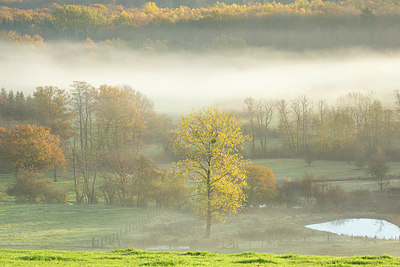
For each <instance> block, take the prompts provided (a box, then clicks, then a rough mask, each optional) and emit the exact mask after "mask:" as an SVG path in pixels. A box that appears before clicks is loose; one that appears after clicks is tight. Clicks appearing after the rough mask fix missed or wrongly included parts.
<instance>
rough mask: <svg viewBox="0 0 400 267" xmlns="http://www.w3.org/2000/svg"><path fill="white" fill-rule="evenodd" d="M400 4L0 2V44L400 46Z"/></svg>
mask: <svg viewBox="0 0 400 267" xmlns="http://www.w3.org/2000/svg"><path fill="white" fill-rule="evenodd" d="M399 23H400V3H399V2H398V1H392V0H374V1H364V0H347V1H344V2H336V1H325V2H324V1H321V0H313V1H307V0H297V1H295V2H293V1H283V2H282V1H278V2H267V1H264V2H263V3H259V2H257V1H252V2H251V3H250V2H248V1H235V3H233V1H223V2H215V1H213V0H212V1H204V0H193V1H185V0H183V1H182V0H180V1H167V0H161V1H155V2H145V1H127V0H114V1H112V0H109V1H101V3H99V1H97V3H96V1H89V0H88V1H85V0H79V1H78V0H77V1H60V0H59V1H56V0H51V1H47V0H39V1H31V0H26V1H23V0H22V1H12V0H9V1H5V0H3V1H0V38H1V39H3V40H9V41H17V42H24V43H33V44H41V45H42V44H45V43H46V42H49V41H54V40H69V41H76V42H82V41H85V40H87V39H88V38H89V39H90V40H91V41H93V42H95V43H97V42H107V44H109V45H110V46H116V47H131V48H139V49H141V48H146V47H149V48H151V49H154V50H163V51H164V50H199V49H218V48H223V49H229V48H232V49H242V48H245V47H267V48H273V49H283V50H304V49H331V48H342V47H367V48H372V49H395V48H397V47H398V46H399V45H400V28H399V27H398V26H397V25H399Z"/></svg>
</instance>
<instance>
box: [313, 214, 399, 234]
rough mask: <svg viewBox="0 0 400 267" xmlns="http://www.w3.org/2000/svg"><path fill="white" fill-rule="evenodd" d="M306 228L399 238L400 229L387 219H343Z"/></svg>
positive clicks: (337, 232)
mask: <svg viewBox="0 0 400 267" xmlns="http://www.w3.org/2000/svg"><path fill="white" fill-rule="evenodd" d="M305 227H306V228H309V229H313V230H318V231H324V232H330V233H334V234H338V235H350V236H351V235H353V236H368V237H370V238H373V237H375V236H376V237H377V238H381V239H398V238H399V236H400V229H399V227H398V226H397V225H394V224H392V223H390V222H388V221H385V220H378V219H367V218H360V219H342V220H335V221H330V222H324V223H317V224H309V225H306V226H305Z"/></svg>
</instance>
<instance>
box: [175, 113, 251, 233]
mask: <svg viewBox="0 0 400 267" xmlns="http://www.w3.org/2000/svg"><path fill="white" fill-rule="evenodd" d="M172 134H173V137H174V140H173V144H174V150H175V153H176V154H177V155H180V156H181V157H182V159H181V160H180V161H179V162H178V163H177V164H176V167H177V169H178V170H179V171H180V172H181V173H182V174H184V175H186V174H192V175H193V177H194V180H195V181H196V182H197V188H196V195H195V198H194V201H195V204H196V207H197V209H196V211H197V212H198V213H199V214H202V215H205V217H206V237H210V233H211V219H212V217H217V218H220V217H221V216H226V215H229V214H235V213H237V212H239V211H240V210H241V209H243V206H244V201H245V194H244V193H243V189H244V187H245V186H246V181H245V178H246V177H245V172H244V169H243V167H242V163H241V162H242V155H241V154H240V150H241V149H242V144H243V143H244V142H245V141H246V140H248V137H247V136H243V134H242V131H241V124H240V122H239V121H238V120H237V119H236V118H235V117H234V116H232V115H230V114H229V113H228V112H226V111H222V110H219V109H217V108H207V109H202V110H200V111H199V112H197V113H191V114H189V115H187V116H182V117H181V118H180V120H179V122H178V125H177V127H176V129H175V130H173V131H172Z"/></svg>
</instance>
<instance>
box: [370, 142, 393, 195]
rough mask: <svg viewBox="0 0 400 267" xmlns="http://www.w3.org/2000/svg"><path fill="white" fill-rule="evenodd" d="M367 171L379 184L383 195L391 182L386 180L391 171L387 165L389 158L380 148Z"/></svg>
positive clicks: (373, 156) (372, 157)
mask: <svg viewBox="0 0 400 267" xmlns="http://www.w3.org/2000/svg"><path fill="white" fill-rule="evenodd" d="M367 171H368V173H369V174H370V175H371V176H372V178H373V179H374V180H375V181H376V183H377V184H378V186H379V190H380V192H381V193H382V192H383V191H384V190H385V189H387V187H388V186H389V180H387V179H386V178H387V177H386V174H387V172H388V171H389V166H388V165H387V157H386V155H385V154H384V152H383V150H382V149H381V148H380V147H378V148H377V150H376V154H375V155H372V156H371V159H370V161H369V163H368V167H367Z"/></svg>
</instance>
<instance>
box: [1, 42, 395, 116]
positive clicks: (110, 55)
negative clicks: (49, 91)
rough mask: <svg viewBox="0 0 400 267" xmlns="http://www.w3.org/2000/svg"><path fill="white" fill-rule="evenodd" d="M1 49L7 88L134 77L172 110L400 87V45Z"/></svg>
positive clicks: (387, 93)
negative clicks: (292, 49) (163, 50)
mask: <svg viewBox="0 0 400 267" xmlns="http://www.w3.org/2000/svg"><path fill="white" fill-rule="evenodd" d="M0 48H1V51H2V52H1V53H0V87H4V88H6V89H7V90H22V91H23V92H24V93H32V92H33V90H34V88H35V87H37V86H44V85H53V86H58V87H61V88H66V89H68V88H70V87H69V85H70V84H71V83H72V81H75V80H83V81H86V82H88V83H90V84H92V85H94V86H99V85H101V84H109V85H124V84H127V85H130V86H132V87H133V88H134V89H136V90H139V91H141V92H142V93H144V94H145V95H147V96H148V97H149V98H150V99H151V100H153V101H154V103H155V109H156V111H158V112H163V113H169V114H177V113H183V112H188V111H190V110H192V109H193V108H194V109H197V108H201V107H204V106H210V105H213V104H220V105H222V106H223V107H226V108H232V107H236V108H237V107H238V105H239V106H240V105H241V103H242V100H243V98H244V97H246V96H252V97H259V96H263V97H271V98H289V97H296V96H298V95H301V94H305V95H307V96H310V97H313V98H315V99H325V100H329V99H331V100H332V101H333V100H335V99H336V98H337V97H339V96H341V95H343V94H345V93H347V92H351V91H373V92H375V93H376V95H377V96H379V97H381V98H383V99H387V100H388V101H391V100H390V97H391V95H392V93H393V91H394V90H396V89H399V87H400V68H399V66H400V51H397V52H396V51H393V52H390V53H388V52H385V53H379V52H376V51H374V52H372V51H367V50H363V49H349V50H343V51H323V52H321V51H319V52H313V51H308V52H303V53H286V52H277V51H266V50H250V49H248V50H246V51H230V52H223V54H219V53H218V51H216V52H213V53H206V52H201V53H198V54H194V53H187V54H182V53H180V54H178V53H167V54H163V55H161V54H156V53H148V52H147V53H146V52H143V51H122V50H114V49H106V48H104V47H97V46H88V45H73V44H69V45H66V44H50V45H47V47H45V48H32V47H24V46H15V45H7V44H2V45H1V47H0Z"/></svg>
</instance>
